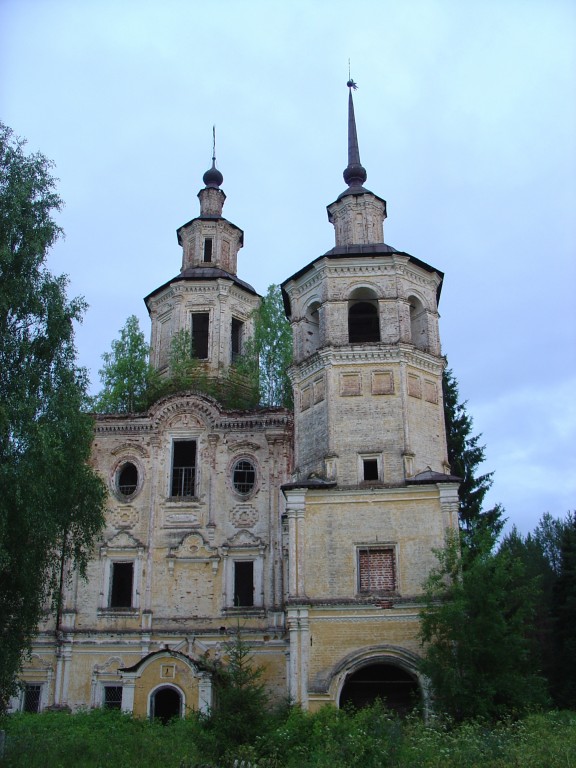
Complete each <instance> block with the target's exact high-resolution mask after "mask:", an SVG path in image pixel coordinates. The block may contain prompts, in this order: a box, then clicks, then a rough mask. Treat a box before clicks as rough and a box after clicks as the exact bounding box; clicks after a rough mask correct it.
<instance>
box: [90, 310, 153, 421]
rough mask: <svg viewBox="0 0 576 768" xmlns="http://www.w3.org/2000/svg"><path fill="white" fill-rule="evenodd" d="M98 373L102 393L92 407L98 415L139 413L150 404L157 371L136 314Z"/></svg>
mask: <svg viewBox="0 0 576 768" xmlns="http://www.w3.org/2000/svg"><path fill="white" fill-rule="evenodd" d="M102 360H103V362H104V364H103V366H102V368H101V369H100V371H99V374H100V381H101V382H102V391H101V392H100V394H99V395H98V396H97V397H96V398H95V400H94V403H93V407H94V410H96V411H97V412H98V413H138V412H140V411H143V410H145V408H146V407H147V405H148V400H149V391H150V390H151V389H152V388H153V387H154V386H155V385H156V377H155V371H154V369H153V368H152V367H151V366H150V364H149V362H148V345H147V344H146V342H145V341H144V334H143V333H142V331H141V330H140V324H139V323H138V318H137V317H136V315H130V317H129V318H128V319H127V320H126V323H125V325H124V327H123V328H121V329H120V338H119V339H115V340H114V341H113V342H112V350H111V351H110V352H105V353H104V354H103V355H102Z"/></svg>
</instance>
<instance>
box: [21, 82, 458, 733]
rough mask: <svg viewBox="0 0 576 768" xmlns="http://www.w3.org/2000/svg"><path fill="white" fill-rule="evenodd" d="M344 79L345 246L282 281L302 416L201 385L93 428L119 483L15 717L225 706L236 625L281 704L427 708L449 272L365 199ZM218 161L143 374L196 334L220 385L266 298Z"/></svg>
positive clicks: (337, 206) (450, 520) (331, 210)
mask: <svg viewBox="0 0 576 768" xmlns="http://www.w3.org/2000/svg"><path fill="white" fill-rule="evenodd" d="M352 85H353V84H352V83H351V82H350V83H349V86H350V93H349V126H348V131H349V146H348V155H349V157H348V166H347V168H346V170H345V172H344V179H345V182H346V184H347V188H346V189H345V191H344V192H343V193H342V194H341V195H339V197H338V198H337V199H336V200H335V202H333V203H332V204H330V205H329V206H328V217H329V220H330V222H331V223H332V224H333V225H334V228H335V246H334V247H333V248H332V249H331V250H329V251H328V252H327V253H325V254H324V255H322V256H320V257H318V258H317V259H315V260H314V261H312V262H311V263H310V264H308V265H305V266H303V267H302V269H300V270H299V271H298V272H297V273H296V274H295V275H293V276H291V277H289V278H288V279H287V280H285V282H284V283H283V284H282V292H283V297H284V302H285V308H286V314H287V317H288V318H289V320H290V323H291V325H292V328H293V339H294V362H293V365H292V367H291V369H290V377H291V380H292V384H293V388H294V411H293V412H290V411H288V410H286V409H284V408H279V407H274V408H259V409H255V410H251V411H239V410H237V411H231V410H226V409H224V408H223V407H222V405H221V404H220V403H219V402H218V401H216V400H215V399H213V398H211V397H209V396H207V395H204V394H201V393H199V392H184V393H179V394H175V395H170V396H168V397H164V398H162V399H160V400H159V401H157V402H156V403H155V404H154V405H153V406H152V407H151V408H150V409H149V410H148V411H147V412H145V413H138V414H129V415H99V416H97V417H96V420H95V436H94V448H93V462H94V465H95V467H96V468H97V469H98V471H99V473H100V474H101V475H102V477H103V479H104V481H105V482H106V483H107V486H108V489H109V500H108V510H107V522H106V528H105V530H104V531H103V533H102V536H101V538H100V540H99V541H98V542H96V544H95V548H94V555H93V557H92V559H91V561H90V564H89V568H88V574H87V579H86V580H83V579H80V578H78V576H77V575H76V574H75V573H74V572H73V571H72V572H71V575H70V578H69V579H67V580H66V582H65V583H66V586H65V589H64V594H63V600H62V609H61V611H60V614H59V616H58V617H56V618H53V617H52V618H47V620H46V622H45V623H44V624H43V625H42V626H41V627H40V628H39V633H38V636H37V638H36V640H35V643H34V647H33V651H32V654H31V656H30V657H29V658H27V660H26V661H25V664H24V668H23V672H22V680H23V683H24V685H23V688H22V692H21V695H20V697H19V699H18V700H14V702H13V706H14V708H23V709H28V710H41V709H44V708H46V707H49V706H68V707H70V708H72V709H75V708H78V707H86V706H92V707H94V706H106V707H117V708H122V709H123V710H125V711H127V712H132V713H134V714H135V715H137V716H149V717H161V718H168V717H170V716H174V715H184V714H185V713H186V712H187V711H189V710H191V709H196V710H203V711H205V710H207V709H208V708H209V707H210V706H212V704H213V701H214V684H213V683H214V680H213V670H214V665H217V664H218V663H220V662H224V661H225V657H226V651H227V646H228V643H229V642H230V640H231V638H233V637H234V636H235V635H236V633H237V632H238V629H239V628H240V632H241V635H242V638H243V640H244V641H245V642H247V643H248V644H249V646H250V649H251V652H252V655H253V660H254V662H255V663H256V664H258V665H260V666H262V667H263V668H264V670H265V673H264V679H265V681H266V683H267V685H268V686H269V688H270V690H271V692H272V693H273V695H275V696H277V697H282V696H289V697H290V698H291V699H292V700H294V701H296V702H300V703H301V704H302V705H303V706H304V707H306V708H310V709H316V708H318V707H320V706H322V705H323V704H326V703H332V704H335V705H337V706H339V705H342V704H344V703H346V702H352V703H354V704H356V705H362V704H363V703H365V702H368V701H370V700H372V699H373V698H375V697H376V696H382V697H384V698H386V699H387V701H388V703H389V705H390V706H392V707H395V708H397V709H399V710H405V709H408V708H410V707H412V706H414V705H415V704H418V703H421V704H422V705H424V706H426V702H427V691H426V684H425V680H423V679H422V678H421V676H420V673H419V670H418V659H419V654H420V652H421V649H420V646H419V640H418V626H419V618H418V617H419V610H420V608H421V606H422V584H423V582H424V580H425V578H426V575H427V574H428V572H429V571H430V569H431V567H433V565H434V561H435V559H434V555H433V550H434V549H435V548H439V547H441V546H442V545H443V542H444V539H445V535H446V531H447V530H448V529H450V528H455V527H457V510H458V495H457V492H458V482H457V478H454V477H452V476H451V475H450V468H449V466H448V464H447V450H446V436H445V430H444V418H443V404H442V386H441V382H442V370H443V359H442V357H441V350H440V339H439V332H438V300H439V295H440V289H441V285H442V278H443V275H442V273H441V272H440V271H439V270H437V269H435V268H433V267H431V266H430V265H428V264H426V263H424V262H423V261H420V260H419V259H416V258H414V257H413V256H411V255H409V254H407V253H403V252H402V251H398V250H396V249H394V248H392V247H391V246H389V245H386V244H385V242H384V233H383V228H384V220H385V218H386V203H385V201H384V200H382V199H381V198H380V197H378V196H377V195H375V194H374V193H372V192H370V191H369V190H368V189H366V188H365V187H364V183H365V181H366V171H365V170H364V168H363V167H362V165H361V163H360V157H359V151H358V141H357V138H356V126H355V119H354V108H353V103H352ZM222 182H223V178H222V175H221V173H220V172H219V171H218V170H217V169H216V167H215V162H214V160H213V163H212V168H211V169H210V170H209V171H207V172H206V174H205V175H204V185H205V186H204V188H203V189H201V190H200V192H199V195H198V197H199V200H200V215H199V216H198V217H196V218H194V219H192V221H190V222H188V223H187V224H185V225H184V226H182V227H180V229H179V230H178V241H179V243H180V245H181V246H182V265H181V270H180V272H179V274H178V275H177V276H176V277H174V278H173V279H171V280H169V281H168V282H166V283H165V284H164V285H162V286H161V287H159V288H157V289H156V290H154V291H153V292H152V293H151V294H149V295H148V296H147V297H146V299H145V301H146V305H147V308H148V311H149V314H150V318H151V325H152V332H151V362H152V363H153V364H154V366H155V367H156V368H157V369H159V371H160V372H161V373H166V374H167V373H168V366H169V349H170V344H171V339H172V338H173V336H174V334H175V333H177V332H178V331H180V330H183V329H184V330H187V331H189V332H190V338H191V341H192V349H193V353H194V355H195V356H196V357H197V358H198V359H199V361H201V363H202V365H203V366H204V368H205V370H206V371H207V372H208V373H209V374H210V375H214V376H217V375H218V372H219V371H222V370H226V368H227V367H228V366H230V365H231V364H232V363H233V362H234V360H235V359H236V358H237V356H238V355H241V354H242V348H243V345H244V344H245V343H246V340H247V339H248V338H250V336H251V334H252V332H253V315H254V310H255V309H256V308H257V306H258V304H259V301H260V297H259V296H258V294H257V293H256V291H255V290H254V289H253V288H252V286H250V285H248V284H247V283H246V282H244V281H243V280H241V279H240V278H239V277H238V275H237V256H238V251H239V249H240V248H241V247H242V243H243V233H242V230H240V229H239V228H238V227H237V226H235V225H234V224H232V223H231V222H229V221H227V220H226V219H225V218H224V217H223V216H222V211H223V205H224V201H225V195H224V192H223V191H222V189H221V185H222Z"/></svg>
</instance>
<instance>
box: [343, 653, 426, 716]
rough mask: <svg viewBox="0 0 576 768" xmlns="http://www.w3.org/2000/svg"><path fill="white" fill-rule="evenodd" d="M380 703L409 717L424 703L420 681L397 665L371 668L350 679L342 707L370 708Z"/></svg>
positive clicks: (378, 665) (380, 665)
mask: <svg viewBox="0 0 576 768" xmlns="http://www.w3.org/2000/svg"><path fill="white" fill-rule="evenodd" d="M376 699H381V700H382V701H383V702H384V704H385V706H387V707H388V708H389V709H392V710H394V711H396V712H398V713H399V714H407V713H408V712H410V711H411V710H412V709H414V707H416V706H418V704H419V703H420V701H421V697H420V687H419V685H418V681H417V679H416V678H415V677H414V676H413V675H411V674H410V673H409V672H406V670H404V669H402V668H401V667H398V666H396V665H394V664H383V663H379V664H369V665H367V666H364V667H361V668H360V669H358V670H357V671H356V672H353V673H352V674H350V675H348V677H347V678H346V681H345V683H344V687H343V688H342V692H341V693H340V701H339V706H340V707H344V706H346V705H348V706H350V705H351V706H353V707H357V708H360V707H366V706H368V705H370V704H372V703H373V702H374V701H375V700H376Z"/></svg>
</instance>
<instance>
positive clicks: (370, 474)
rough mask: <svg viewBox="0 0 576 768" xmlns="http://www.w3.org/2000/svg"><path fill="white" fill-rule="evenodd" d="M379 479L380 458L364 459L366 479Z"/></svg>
mask: <svg viewBox="0 0 576 768" xmlns="http://www.w3.org/2000/svg"><path fill="white" fill-rule="evenodd" d="M378 479H379V478H378V460H377V459H364V480H378Z"/></svg>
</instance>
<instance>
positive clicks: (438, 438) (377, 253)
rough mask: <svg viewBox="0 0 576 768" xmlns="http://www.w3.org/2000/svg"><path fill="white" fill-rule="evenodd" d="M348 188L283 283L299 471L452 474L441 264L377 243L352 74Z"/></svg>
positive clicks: (388, 479)
mask: <svg viewBox="0 0 576 768" xmlns="http://www.w3.org/2000/svg"><path fill="white" fill-rule="evenodd" d="M348 88H349V96H348V165H347V167H346V169H345V170H344V181H345V182H346V184H347V188H346V189H345V190H344V192H342V193H341V194H340V195H339V196H338V198H337V199H336V200H335V201H334V202H333V203H331V204H330V205H329V206H328V208H327V210H328V219H329V221H330V222H331V223H332V224H333V225H334V230H335V246H334V248H332V249H331V250H329V251H328V252H327V253H325V254H324V255H323V256H320V257H319V258H317V259H315V260H314V261H312V262H311V263H310V264H308V266H306V267H304V268H303V269H301V270H300V271H299V272H297V273H296V274H295V275H293V276H292V277H290V278H289V279H288V280H286V281H285V282H284V283H283V285H282V288H283V291H284V297H285V303H286V307H287V312H288V315H289V318H290V321H291V323H292V327H293V331H294V353H295V354H294V365H293V368H292V372H291V376H292V380H293V385H294V394H295V430H296V436H295V451H296V455H295V466H296V472H297V476H298V478H299V479H300V480H305V479H306V478H309V477H311V476H312V477H320V478H323V479H325V480H328V481H334V482H336V483H337V484H338V485H339V486H340V485H343V486H348V487H349V486H357V485H359V484H360V485H362V484H365V483H370V484H374V483H380V484H385V485H395V486H397V485H402V484H403V483H404V482H405V481H406V480H408V479H409V478H411V477H413V476H415V475H417V474H419V473H421V472H425V471H427V470H432V471H433V472H436V473H446V472H449V468H448V465H447V452H446V438H445V430H444V417H443V408H442V371H443V367H444V361H443V358H442V357H441V352H440V340H439V333H438V298H439V296H440V289H441V286H442V279H443V273H442V272H440V270H438V269H436V268H434V267H432V266H430V265H428V264H426V263H424V262H423V261H420V260H419V259H416V258H415V257H413V256H411V255H409V254H407V253H404V252H403V251H399V250H397V249H396V248H393V247H392V246H390V245H387V244H386V243H385V242H384V220H385V218H386V201H385V200H383V199H382V198H381V197H379V196H378V195H375V194H374V193H373V192H371V191H370V190H368V189H366V188H365V187H364V183H365V182H366V178H367V173H366V170H365V168H364V167H363V166H362V164H361V162H360V152H359V148H358V139H357V131H356V120H355V115H354V103H353V97H352V90H353V89H354V88H355V83H354V82H353V81H352V80H349V81H348Z"/></svg>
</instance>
